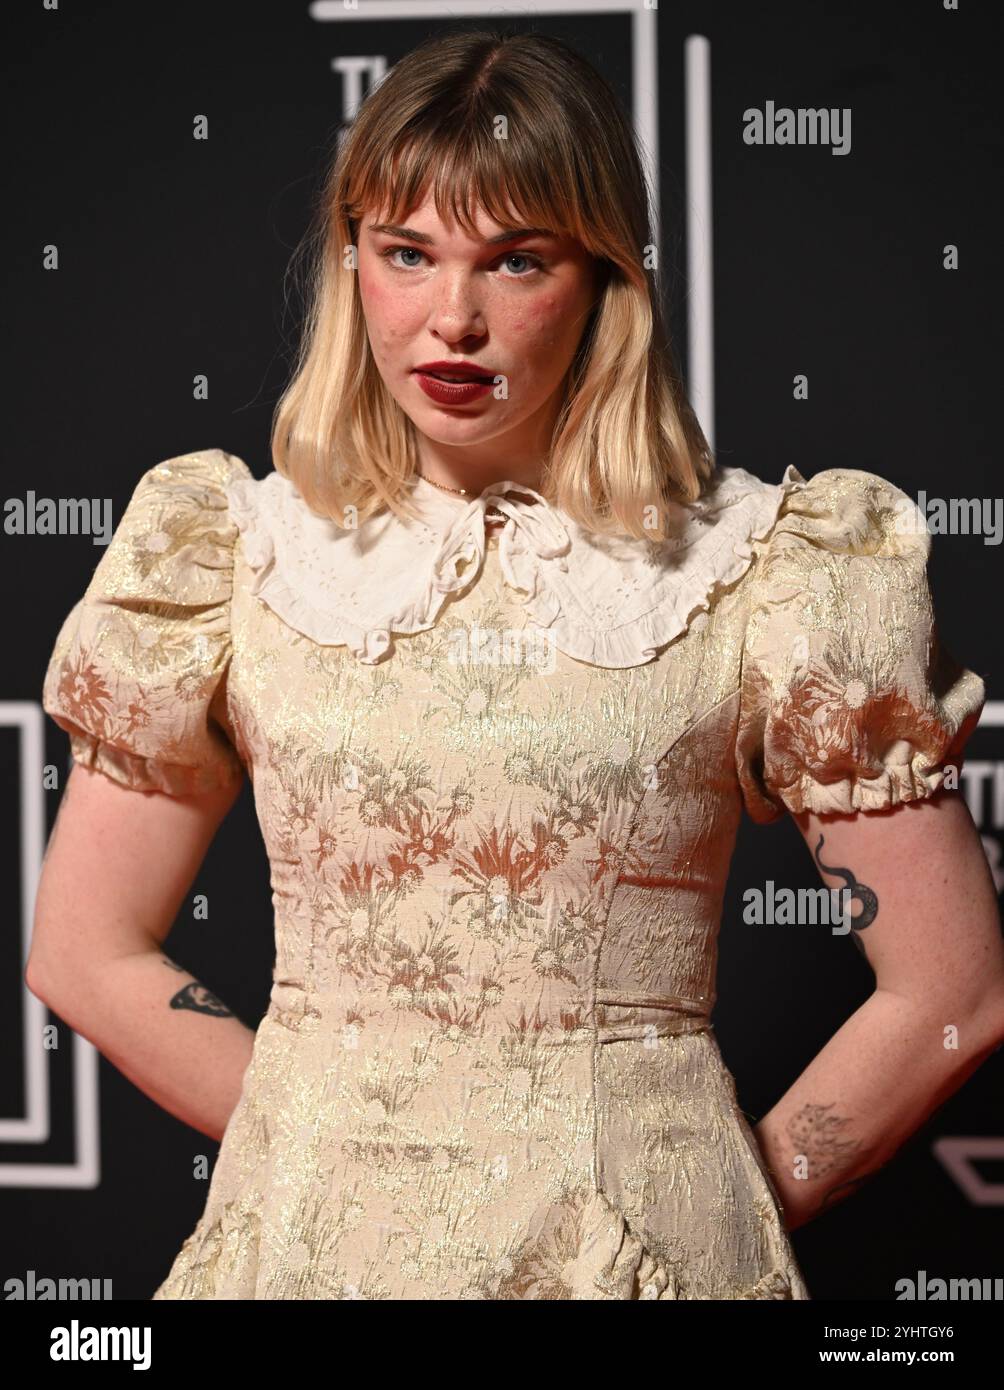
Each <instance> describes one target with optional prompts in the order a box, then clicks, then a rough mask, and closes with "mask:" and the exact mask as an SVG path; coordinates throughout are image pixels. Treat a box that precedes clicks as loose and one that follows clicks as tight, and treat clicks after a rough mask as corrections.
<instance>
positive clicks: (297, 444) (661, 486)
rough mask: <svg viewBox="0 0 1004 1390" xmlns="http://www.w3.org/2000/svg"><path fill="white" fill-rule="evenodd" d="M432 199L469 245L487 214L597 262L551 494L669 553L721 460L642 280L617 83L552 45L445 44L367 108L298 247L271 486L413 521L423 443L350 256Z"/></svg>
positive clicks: (556, 434) (380, 88)
mask: <svg viewBox="0 0 1004 1390" xmlns="http://www.w3.org/2000/svg"><path fill="white" fill-rule="evenodd" d="M500 116H504V117H505V118H506V125H507V129H506V136H507V138H505V139H499V138H498V136H497V131H498V128H499V127H498V120H499V117H500ZM430 187H431V188H432V189H433V191H434V199H435V206H436V210H437V212H438V214H439V216H440V218H441V219H442V220H443V221H444V222H446V223H448V224H449V223H450V222H451V221H452V222H456V223H459V224H460V225H461V226H462V227H463V229H464V230H465V231H466V232H468V234H469V235H472V236H475V237H477V236H478V235H479V232H478V230H477V228H476V226H475V221H474V218H475V216H476V213H477V210H478V209H479V208H483V209H485V210H486V211H487V212H488V214H489V215H490V216H491V217H492V218H493V219H494V220H495V221H496V222H498V223H499V224H500V225H502V226H503V227H505V228H507V229H508V228H515V227H516V226H520V225H523V226H539V227H548V228H551V229H552V230H553V231H554V233H555V234H556V235H558V236H568V237H574V238H575V239H577V240H578V241H579V242H580V243H581V244H582V245H583V246H584V247H585V249H586V250H587V252H589V253H591V255H592V256H594V257H595V258H596V261H597V271H598V287H599V289H598V294H597V297H596V302H595V304H594V307H593V309H592V311H591V313H590V316H589V319H588V321H587V323H586V326H585V328H584V330H583V334H582V339H581V341H580V343H579V347H578V350H577V352H576V354H575V357H574V359H573V362H572V364H571V366H570V368H569V371H568V373H567V375H566V377H565V380H564V382H563V383H562V389H563V391H564V398H563V402H562V406H561V409H560V411H559V413H558V416H557V419H556V422H555V426H554V431H553V435H552V438H551V447H550V454H549V457H548V460H547V463H546V467H545V471H544V475H543V479H542V483H541V486H540V489H539V490H540V492H541V494H542V495H543V496H544V497H545V498H546V499H547V500H548V501H549V502H550V503H552V505H555V506H557V507H559V508H561V509H562V510H563V511H564V512H565V513H566V514H567V515H569V516H570V517H572V519H573V520H574V521H576V522H578V524H579V525H581V526H584V527H586V528H588V529H589V530H591V531H594V532H597V533H613V534H627V535H632V536H636V537H639V538H641V537H647V538H648V539H650V540H655V539H661V538H662V536H663V535H664V534H665V530H664V522H663V518H664V517H665V515H666V512H667V509H668V506H669V505H672V503H674V502H688V501H694V500H695V499H696V498H698V497H699V496H700V495H701V493H702V491H703V488H704V485H705V482H706V481H707V480H708V479H709V478H710V477H711V475H712V473H713V469H714V464H713V460H712V457H711V451H710V449H709V447H708V443H707V440H706V439H705V437H704V434H703V431H702V430H701V428H700V425H699V424H698V422H697V420H696V417H695V416H694V413H693V411H692V409H691V407H690V404H689V401H688V400H687V396H686V392H685V390H684V388H683V386H682V383H681V378H680V374H679V371H678V369H677V367H676V363H675V359H674V355H673V352H672V347H671V345H670V342H669V336H668V333H667V331H666V329H665V327H664V324H663V319H662V314H661V311H660V307H659V302H658V297H657V295H656V292H655V289H654V286H653V284H652V280H651V278H650V272H649V270H648V269H647V268H646V265H645V260H646V256H647V254H648V251H649V250H650V249H651V232H650V223H649V216H648V199H647V194H646V184H645V177H644V173H643V171H642V167H641V162H640V160H639V157H638V152H637V149H636V147H635V143H634V139H633V136H632V133H631V129H630V126H629V125H628V122H627V120H626V118H625V115H624V113H623V111H622V109H621V107H620V105H619V104H618V102H617V99H616V97H615V96H614V93H613V92H612V90H611V89H610V87H609V86H608V85H607V84H606V82H605V81H604V80H603V79H602V78H601V77H600V75H599V74H598V73H597V72H596V71H595V69H594V68H593V67H592V66H591V65H590V64H589V63H587V62H586V60H585V59H583V58H582V57H580V56H579V55H578V54H576V53H575V52H574V50H572V49H571V48H569V47H568V46H567V45H566V44H564V43H562V42H561V41H560V40H558V39H554V38H550V37H546V36H543V35H539V34H534V35H518V34H517V35H507V34H499V33H491V34H489V33H485V32H483V31H481V32H464V33H451V34H448V35H446V36H443V37H438V38H435V39H432V40H430V41H428V42H426V43H424V44H422V45H421V46H420V47H418V48H416V49H414V50H413V51H412V52H411V53H409V54H408V55H407V56H406V57H405V58H403V59H401V61H400V62H398V63H397V64H395V65H394V67H392V68H391V69H390V71H389V72H388V73H387V75H386V76H385V77H384V78H383V80H382V81H381V82H380V83H379V84H378V85H377V86H376V87H375V88H373V90H372V91H371V92H370V93H369V94H368V95H367V97H366V99H365V101H364V102H363V103H362V105H361V106H360V108H359V112H358V114H357V116H356V118H355V120H354V122H353V124H352V125H351V127H350V128H349V129H348V130H347V131H346V133H345V135H344V138H343V140H342V144H341V147H340V149H339V151H338V154H337V157H336V158H335V160H334V163H333V165H332V167H331V170H330V173H329V174H328V177H327V179H326V181H325V183H324V186H323V189H322V192H321V196H320V199H319V202H318V206H317V210H316V213H315V218H314V222H313V224H312V227H311V229H310V231H309V232H308V235H307V237H306V238H305V241H304V243H303V246H302V247H301V251H302V250H304V249H306V250H309V251H310V252H311V260H310V271H309V283H308V286H307V314H306V323H305V330H304V333H303V337H302V340H301V343H300V348H299V353H298V356H297V360H296V363H295V367H294V373H293V376H292V379H291V381H290V384H289V385H288V387H287V388H286V390H285V391H284V393H283V395H282V396H281V398H280V400H279V402H278V403H277V405H276V409H275V416H274V420H273V426H272V440H271V444H272V456H273V461H274V465H275V468H276V471H277V472H279V473H280V474H282V475H283V476H284V477H286V478H288V479H289V480H290V481H291V482H292V483H293V484H294V486H295V487H296V488H297V490H298V491H299V493H300V495H301V496H302V497H303V499H304V501H305V502H306V503H307V505H308V507H310V509H311V510H312V511H314V512H315V513H317V514H318V515H321V516H327V517H330V518H331V519H332V520H333V521H335V522H336V523H337V524H338V525H346V524H347V521H346V518H349V517H351V518H352V522H353V524H355V523H357V522H359V521H362V520H364V519H365V518H366V517H367V516H369V515H371V514H372V513H374V512H376V511H378V510H380V509H381V508H382V507H384V506H387V507H389V508H390V509H391V510H393V511H394V512H395V513H396V514H397V515H399V516H400V515H402V514H407V515H414V511H413V508H412V504H411V501H410V498H409V496H408V494H409V491H410V489H409V487H408V483H409V482H410V480H411V479H412V477H413V476H414V475H415V473H416V470H417V467H418V454H417V449H416V432H415V427H414V425H413V424H412V422H411V420H410V419H409V418H408V417H407V415H406V414H405V413H404V411H403V410H402V409H401V407H400V406H399V405H398V403H397V401H396V400H395V399H394V398H393V396H392V395H391V394H390V392H389V391H388V390H387V388H386V386H385V384H384V382H383V379H382V378H381V376H380V373H379V370H378V368H377V366H376V363H375V362H374V360H373V356H372V353H371V351H370V346H369V340H368V337H367V332H366V323H365V319H364V317H363V311H362V304H361V300H360V295H359V290H358V284H357V275H356V271H355V264H356V260H355V255H356V250H357V247H358V236H359V232H360V229H361V219H362V217H363V215H364V214H365V213H367V212H370V211H373V210H375V211H377V212H378V213H384V214H385V216H384V219H383V220H390V221H393V222H397V223H400V222H403V221H404V220H405V219H406V218H407V216H408V214H409V213H411V212H412V211H413V210H414V209H415V208H416V207H418V206H420V205H421V203H422V202H423V201H424V200H425V198H426V197H427V196H428V190H429V189H430ZM514 217H515V218H516V219H522V220H521V221H520V220H517V221H514ZM349 508H352V509H354V510H353V511H352V512H350V511H349V510H348V509H349Z"/></svg>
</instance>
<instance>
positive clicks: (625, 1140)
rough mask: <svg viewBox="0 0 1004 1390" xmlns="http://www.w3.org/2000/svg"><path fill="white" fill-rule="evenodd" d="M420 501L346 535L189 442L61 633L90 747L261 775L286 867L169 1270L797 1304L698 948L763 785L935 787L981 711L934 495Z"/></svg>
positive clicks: (709, 940)
mask: <svg viewBox="0 0 1004 1390" xmlns="http://www.w3.org/2000/svg"><path fill="white" fill-rule="evenodd" d="M413 497H414V500H415V503H416V506H417V507H418V517H417V518H416V519H414V520H408V521H402V520H400V519H399V518H397V517H396V516H394V515H393V513H390V512H389V511H387V510H386V509H385V510H384V511H382V512H381V513H380V514H379V515H377V516H375V517H371V518H370V519H369V520H368V521H366V522H365V523H363V524H362V525H361V526H359V527H358V528H357V529H356V530H341V529H339V528H338V527H336V526H335V525H334V524H333V523H332V522H330V521H328V520H327V519H324V518H321V517H318V516H316V515H314V514H313V513H312V512H310V511H309V510H308V509H307V507H306V505H305V503H304V502H303V500H302V499H301V498H300V496H299V495H298V494H297V492H296V491H295V490H294V488H293V486H292V485H291V484H290V483H289V482H288V481H287V480H286V479H285V478H283V477H281V476H280V475H279V474H277V473H274V472H273V473H272V474H270V475H269V476H268V477H266V478H265V479H264V480H262V481H257V480H255V479H254V478H253V477H252V476H251V473H250V471H249V470H248V468H247V466H246V465H245V464H244V463H243V462H242V461H241V460H240V459H239V458H236V457H234V456H233V455H230V454H227V453H224V452H222V451H220V450H218V449H209V450H205V451H202V452H197V453H193V454H186V455H184V456H182V457H179V458H173V459H170V460H168V461H167V462H165V463H162V464H160V465H159V466H157V467H154V468H152V469H150V471H149V472H147V473H146V474H145V475H144V476H143V477H142V478H141V479H140V481H139V484H138V486H137V487H136V490H135V493H134V495H133V497H132V500H131V502H130V504H129V507H128V510H127V511H126V513H125V514H124V516H123V518H122V520H121V522H120V524H119V526H118V529H117V531H116V532H115V535H114V537H113V539H112V541H111V543H110V545H109V546H108V548H107V550H106V551H105V553H104V555H103V557H102V559H101V560H100V562H99V564H98V566H97V569H96V571H95V573H94V577H93V579H92V581H91V583H90V585H89V586H88V588H87V590H86V592H85V594H84V595H83V597H82V598H81V599H80V601H79V602H78V603H77V604H76V606H75V607H74V608H73V609H72V611H71V612H70V613H69V615H68V617H67V618H66V621H65V623H64V624H63V626H62V629H61V630H60V632H59V635H58V638H57V640H56V644H55V648H54V650H53V652H52V656H51V660H50V663H49V668H48V672H47V675H46V679H45V687H44V705H45V709H46V710H47V711H48V713H49V714H50V715H51V716H52V717H53V719H55V720H56V722H57V723H58V724H59V725H60V726H61V727H62V728H63V729H65V730H67V731H68V732H69V734H70V736H71V741H72V750H73V754H74V756H75V758H76V759H77V761H79V762H81V763H83V764H84V765H85V766H88V767H93V768H97V769H99V770H100V771H101V772H103V773H105V774H106V775H107V776H109V777H111V778H113V779H114V780H115V781H117V782H119V783H121V784H123V785H124V786H127V787H130V788H134V789H136V790H137V791H159V792H163V793H167V794H169V795H182V794H186V793H191V792H198V791H201V790H205V789H208V788H211V787H214V786H218V785H220V784H223V783H227V782H230V781H232V780H234V779H240V778H242V777H243V776H244V775H245V774H247V776H248V777H249V779H250V781H251V784H252V787H253V794H254V801H255V806H256V809H257V814H258V819H259V823H260V826H261V833H262V836H263V838H264V843H265V847H266V850H267V853H268V857H269V861H270V865H271V882H272V888H273V894H272V902H273V906H274V913H275V946H276V959H275V968H274V980H273V986H272V992H271V1001H270V1004H269V1007H268V1011H267V1013H266V1014H265V1017H264V1018H263V1019H262V1021H261V1024H260V1026H259V1028H258V1030H257V1034H256V1037H255V1043H254V1051H253V1056H252V1060H251V1062H250V1065H249V1066H248V1068H247V1071H246V1072H245V1075H244V1079H243V1087H242V1092H241V1096H240V1100H239V1102H238V1104H237V1107H236V1109H235V1110H234V1112H233V1114H232V1116H231V1119H230V1122H229V1124H228V1126H227V1130H226V1133H225V1135H224V1137H223V1140H222V1144H221V1147H220V1152H219V1157H218V1160H217V1163H216V1166H215V1169H214V1172H213V1176H212V1181H211V1183H210V1187H209V1192H208V1197H207V1201H206V1206H205V1209H204V1212H203V1214H202V1216H201V1218H200V1220H199V1222H198V1224H197V1225H196V1228H195V1230H194V1231H193V1232H192V1234H191V1235H190V1236H189V1237H188V1239H187V1240H186V1241H185V1242H184V1245H183V1246H182V1248H181V1250H180V1252H179V1253H178V1254H177V1256H176V1258H175V1259H174V1261H173V1263H172V1264H171V1266H170V1268H169V1269H165V1275H166V1277H164V1279H163V1282H162V1283H161V1284H160V1285H159V1287H158V1288H157V1291H156V1293H155V1294H154V1297H155V1298H157V1299H214V1298H217V1299H224V1298H225V1299H230V1298H237V1299H344V1298H359V1299H493V1300H494V1299H805V1298H808V1297H809V1292H808V1290H807V1288H806V1285H805V1282H804V1280H803V1277H802V1274H801V1271H800V1269H799V1267H798V1265H797V1263H796V1260H795V1258H794V1255H793V1252H792V1249H791V1247H790V1245H789V1240H788V1237H787V1233H786V1230H785V1225H784V1221H783V1216H782V1212H781V1210H780V1207H779V1202H778V1198H777V1193H776V1191H775V1189H774V1187H773V1186H772V1182H771V1179H770V1177H769V1175H768V1172H767V1170H766V1167H765V1165H764V1163H763V1160H762V1158H761V1155H760V1152H759V1149H758V1147H757V1144H756V1141H755V1138H754V1136H753V1134H752V1131H751V1129H750V1127H749V1125H748V1123H747V1120H746V1118H745V1116H744V1114H743V1112H742V1111H741V1110H740V1108H739V1106H738V1104H737V1099H736V1090H735V1084H734V1081H733V1078H732V1076H731V1073H730V1072H729V1071H728V1069H727V1068H726V1066H725V1064H724V1062H723V1059H722V1056H721V1054H720V1051H719V1047H718V1044H717V1041H716V1038H715V1034H714V1032H713V1030H712V1027H711V1023H710V1021H709V1016H710V1014H711V1010H712V1006H713V1004H714V1001H715V968H716V951H717V935H718V929H719V922H720V917H721V912H722V903H723V895H724V892H725V884H726V877H727V874H728V869H729V862H730V859H731V856H732V851H733V845H734V840H735V835H736V828H737V826H738V823H739V820H740V816H741V813H742V810H743V807H744V806H745V808H746V810H747V811H748V813H749V814H750V815H751V816H752V818H753V819H754V820H755V821H759V822H765V821H770V820H773V819H776V818H777V817H779V816H781V815H782V814H784V813H785V811H786V810H790V811H793V812H798V811H801V810H803V809H805V808H810V809H813V810H816V811H821V812H827V811H843V812H851V811H856V810H865V811H868V810H875V809H879V808H882V807H888V806H892V805H895V804H896V803H898V802H902V801H911V800H916V799H917V798H921V797H927V796H930V795H931V793H933V792H934V791H935V790H936V789H937V788H938V786H939V785H940V784H941V782H942V779H943V777H944V764H945V763H946V762H949V761H951V760H953V759H954V760H956V761H958V758H959V755H960V753H961V750H962V747H963V745H964V743H965V741H966V739H967V738H968V736H969V734H970V732H971V731H972V729H973V728H974V726H975V724H976V722H977V720H978V718H979V714H980V710H981V707H982V704H983V699H984V688H983V682H982V681H981V680H980V678H979V677H978V676H976V675H975V674H973V673H972V672H971V671H968V670H965V669H963V668H961V667H960V666H958V665H957V664H955V663H954V662H953V661H952V659H951V658H950V657H949V656H948V655H947V653H946V652H945V651H944V650H943V649H942V648H941V647H940V645H939V643H938V641H937V637H936V629H935V626H934V620H933V616H932V606H931V599H930V594H929V589H928V583H927V576H926V562H927V558H928V552H929V547H930V536H929V534H928V532H927V530H926V529H925V528H924V526H923V522H922V520H921V519H920V513H919V512H918V511H917V509H916V507H914V506H913V504H912V503H911V502H910V501H909V500H908V499H907V498H906V497H905V495H904V494H903V493H901V492H899V491H898V489H896V488H895V487H893V486H892V485H891V484H890V483H888V482H886V481H884V480H883V479H882V478H880V477H877V476H875V475H874V474H871V473H866V472H861V471H857V470H854V469H830V470H827V471H825V472H822V473H819V474H817V475H816V476H815V477H813V478H812V479H811V480H810V481H806V480H805V478H803V477H802V476H801V474H799V473H798V472H797V471H796V470H795V469H793V468H789V469H788V471H787V472H786V473H785V475H784V478H783V479H782V481H781V482H780V483H779V484H776V485H772V484H767V483H764V482H761V481H760V480H759V479H757V478H755V477H753V476H752V475H751V474H749V473H746V472H744V471H743V470H741V469H728V468H725V469H720V470H719V471H718V474H717V485H716V486H715V487H714V488H713V489H712V490H711V491H710V492H709V493H708V494H707V496H706V497H705V498H704V499H703V501H702V502H700V503H698V504H694V505H692V506H689V507H680V508H678V510H677V512H676V513H675V514H674V530H673V533H672V534H671V536H670V537H669V539H667V540H666V541H665V542H662V543H660V544H656V543H653V542H651V541H648V540H641V541H639V540H632V539H628V538H613V539H610V538H608V539H605V540H604V539H601V538H598V537H595V536H593V535H591V534H590V533H587V532H585V531H584V530H582V529H580V528H579V527H577V526H576V525H575V524H574V523H573V522H572V521H571V519H570V518H568V517H567V516H565V515H564V514H563V513H561V512H560V511H558V510H557V509H556V508H553V507H552V506H550V505H549V504H548V503H547V502H545V501H544V499H543V498H542V497H540V496H539V495H538V494H537V493H535V492H532V491H531V490H529V489H527V488H525V487H517V485H516V484H514V483H512V482H505V483H499V484H496V485H495V486H494V487H492V488H490V489H488V490H487V491H486V493H484V494H482V496H481V498H478V499H475V500H473V501H468V500H466V499H464V498H460V497H456V496H452V495H449V494H446V493H444V492H442V491H440V490H439V489H437V488H435V487H433V486H432V485H431V484H429V483H427V482H425V481H424V480H419V481H417V482H416V483H415V484H414V492H413ZM488 506H492V507H494V508H495V509H497V510H498V511H499V512H500V513H501V515H502V516H503V517H504V525H503V526H502V529H501V532H496V533H494V534H492V533H490V532H489V531H488V528H487V526H486V516H485V510H486V507H488Z"/></svg>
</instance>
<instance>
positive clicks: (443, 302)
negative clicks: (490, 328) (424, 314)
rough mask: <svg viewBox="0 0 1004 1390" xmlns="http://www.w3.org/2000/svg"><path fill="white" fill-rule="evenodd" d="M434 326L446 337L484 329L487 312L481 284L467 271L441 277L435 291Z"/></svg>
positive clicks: (432, 326) (477, 332)
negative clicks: (482, 303)
mask: <svg viewBox="0 0 1004 1390" xmlns="http://www.w3.org/2000/svg"><path fill="white" fill-rule="evenodd" d="M432 294H433V304H432V308H431V310H430V314H429V318H430V325H429V326H430V327H431V328H434V329H435V330H436V331H437V332H438V333H440V334H441V336H442V337H444V338H467V337H470V336H471V335H472V334H480V333H483V332H484V328H485V322H484V313H483V310H482V307H481V304H480V300H479V297H478V290H477V286H476V285H475V284H474V282H473V281H472V279H471V277H470V276H468V275H465V274H463V273H457V274H455V275H443V276H442V278H441V279H440V278H438V277H437V281H436V284H435V286H434V288H433V291H432Z"/></svg>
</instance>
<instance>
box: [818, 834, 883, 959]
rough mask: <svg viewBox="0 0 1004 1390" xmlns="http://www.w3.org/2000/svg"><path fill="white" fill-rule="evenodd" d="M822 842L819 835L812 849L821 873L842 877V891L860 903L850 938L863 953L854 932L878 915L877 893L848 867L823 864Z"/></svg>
mask: <svg viewBox="0 0 1004 1390" xmlns="http://www.w3.org/2000/svg"><path fill="white" fill-rule="evenodd" d="M824 843H825V837H824V836H823V835H820V837H819V844H818V845H817V846H816V848H815V850H814V855H815V860H816V863H817V864H818V866H819V869H820V871H821V872H822V873H827V874H833V875H834V877H836V878H842V879H843V880H844V882H845V883H846V884H847V889H846V890H843V891H848V892H849V893H850V895H851V898H852V899H854V898H857V900H858V902H859V903H860V904H861V911H860V912H859V913H858V915H857V916H856V917H852V918H851V940H852V941H853V942H854V944H855V946H856V947H857V948H858V950H859V951H860V952H861V954H862V955H865V948H864V946H862V944H861V942H860V941H859V940H858V937H857V936H856V935H855V933H856V932H861V931H864V929H865V927H870V926H871V924H872V923H873V922H874V921H875V918H876V917H877V916H878V905H879V904H878V894H877V893H876V892H875V890H874V888H869V887H868V886H867V885H866V884H864V883H859V882H858V881H857V879H856V878H855V877H854V875H853V873H852V872H851V871H850V869H838V868H834V867H831V865H829V864H824V863H823V861H822V860H821V859H820V857H819V851H820V850H821V849H822V847H823V844H824ZM866 959H867V957H866Z"/></svg>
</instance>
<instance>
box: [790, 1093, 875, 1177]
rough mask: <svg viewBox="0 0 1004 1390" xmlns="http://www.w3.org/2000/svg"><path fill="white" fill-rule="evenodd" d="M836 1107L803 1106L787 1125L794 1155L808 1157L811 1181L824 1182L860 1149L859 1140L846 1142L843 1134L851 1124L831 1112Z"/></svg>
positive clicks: (846, 1139)
mask: <svg viewBox="0 0 1004 1390" xmlns="http://www.w3.org/2000/svg"><path fill="white" fill-rule="evenodd" d="M832 1109H833V1105H832V1104H830V1105H803V1106H802V1108H801V1110H799V1111H798V1113H797V1114H795V1115H792V1116H790V1118H789V1119H788V1124H787V1131H788V1138H789V1139H790V1140H791V1142H792V1143H793V1144H794V1146H795V1153H796V1154H801V1155H804V1156H805V1159H806V1162H807V1163H808V1166H809V1172H808V1176H809V1178H810V1180H811V1179H813V1178H821V1177H823V1176H824V1175H825V1174H826V1173H829V1172H830V1171H831V1169H833V1168H837V1167H839V1166H841V1165H842V1164H844V1163H845V1162H846V1160H847V1157H848V1155H850V1154H852V1153H853V1152H854V1150H855V1149H856V1148H858V1140H857V1139H849V1138H844V1137H843V1136H842V1134H841V1131H842V1130H843V1129H844V1128H845V1127H846V1126H847V1125H849V1124H850V1123H851V1122H850V1120H849V1119H846V1118H843V1117H842V1116H840V1115H831V1114H829V1113H828V1112H829V1111H831V1110H832Z"/></svg>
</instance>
